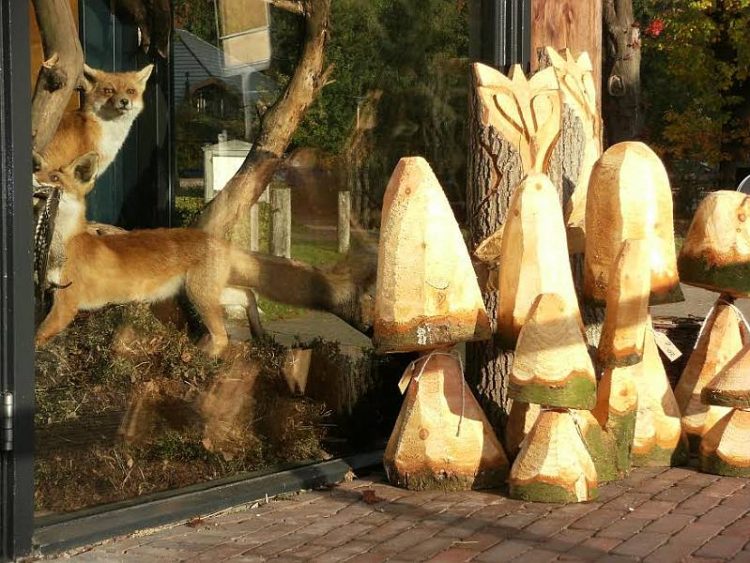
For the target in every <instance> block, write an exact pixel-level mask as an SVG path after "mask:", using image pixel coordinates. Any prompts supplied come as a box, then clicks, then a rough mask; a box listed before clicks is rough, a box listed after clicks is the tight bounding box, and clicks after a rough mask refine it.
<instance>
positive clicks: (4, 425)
mask: <svg viewBox="0 0 750 563" xmlns="http://www.w3.org/2000/svg"><path fill="white" fill-rule="evenodd" d="M0 397H2V404H0V451H3V452H9V451H12V450H13V410H14V409H13V393H2V394H0Z"/></svg>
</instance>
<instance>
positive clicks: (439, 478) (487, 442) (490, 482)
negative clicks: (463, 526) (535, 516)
mask: <svg viewBox="0 0 750 563" xmlns="http://www.w3.org/2000/svg"><path fill="white" fill-rule="evenodd" d="M407 369H408V370H411V373H407V374H405V375H407V376H412V375H413V376H417V375H418V377H412V378H411V382H410V384H409V387H408V389H407V391H406V395H405V396H404V403H403V405H402V407H401V412H400V413H399V416H398V419H397V420H396V425H395V427H394V429H393V433H392V434H391V437H390V439H389V441H388V445H387V447H386V450H385V454H384V457H383V463H384V465H385V468H386V473H387V474H388V479H389V480H390V481H391V483H393V484H396V485H398V486H401V487H405V488H408V489H412V490H422V489H449V490H463V489H470V488H487V487H498V486H500V485H501V484H502V483H503V482H504V481H505V478H506V476H507V474H508V460H507V458H506V456H505V452H504V451H503V448H502V446H501V445H500V442H499V441H498V439H497V437H496V436H495V433H494V431H493V430H492V428H491V427H490V424H489V422H488V421H487V418H486V417H485V415H484V412H482V409H481V407H480V406H479V403H478V402H477V400H476V399H475V398H474V395H473V394H472V392H471V390H470V389H469V387H468V385H467V384H466V382H465V381H464V378H463V375H462V373H461V365H460V363H459V361H458V359H457V358H456V357H454V356H451V355H447V354H440V355H432V356H430V354H429V353H425V354H424V356H423V357H422V358H421V359H420V360H419V361H418V362H416V363H415V364H414V365H413V369H412V368H407ZM420 372H421V373H420Z"/></svg>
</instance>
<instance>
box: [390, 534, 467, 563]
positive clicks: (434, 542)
mask: <svg viewBox="0 0 750 563" xmlns="http://www.w3.org/2000/svg"><path fill="white" fill-rule="evenodd" d="M454 541H455V540H454V538H446V537H432V538H428V539H426V540H424V541H422V542H419V543H417V544H416V545H413V547H410V548H409V549H407V550H405V551H402V552H401V553H399V557H402V558H404V559H411V560H412V561H424V560H425V559H430V558H431V557H434V556H435V555H437V554H438V553H440V552H441V551H445V550H446V549H448V548H450V547H452V546H453V542H454Z"/></svg>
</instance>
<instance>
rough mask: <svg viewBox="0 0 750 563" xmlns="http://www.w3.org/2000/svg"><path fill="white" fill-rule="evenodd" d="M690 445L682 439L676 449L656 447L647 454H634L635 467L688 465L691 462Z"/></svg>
mask: <svg viewBox="0 0 750 563" xmlns="http://www.w3.org/2000/svg"><path fill="white" fill-rule="evenodd" d="M689 458H690V456H689V451H688V443H687V441H686V440H685V439H684V438H682V439H680V441H679V443H678V444H677V446H676V447H675V448H674V449H667V448H662V447H659V446H654V448H653V449H652V450H651V451H649V452H647V453H641V454H638V453H636V452H633V466H634V467H670V466H675V465H687V463H688V461H689Z"/></svg>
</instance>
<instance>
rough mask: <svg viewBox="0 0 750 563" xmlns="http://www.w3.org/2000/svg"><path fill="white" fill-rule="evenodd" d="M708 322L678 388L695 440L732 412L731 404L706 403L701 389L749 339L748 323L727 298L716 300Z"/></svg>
mask: <svg viewBox="0 0 750 563" xmlns="http://www.w3.org/2000/svg"><path fill="white" fill-rule="evenodd" d="M705 323H706V324H705V328H704V329H703V334H701V336H700V338H699V339H698V342H697V343H696V346H695V349H694V350H693V352H692V353H691V354H690V358H689V359H688V362H687V365H686V366H685V369H684V370H683V372H682V375H681V377H680V380H679V381H678V382H677V385H676V387H675V390H674V394H675V398H676V400H677V405H678V406H679V408H680V413H681V414H682V427H683V429H684V430H685V433H686V434H687V435H688V438H689V439H690V440H691V442H696V441H697V440H698V439H700V437H701V436H702V435H703V434H704V433H705V432H707V431H709V430H710V429H711V426H712V425H713V424H715V423H716V422H717V421H718V420H719V419H720V418H722V417H723V416H724V415H726V414H727V413H728V412H729V409H728V408H727V407H720V406H713V405H707V404H705V403H703V401H702V400H701V391H703V388H704V387H705V386H706V385H707V384H708V383H709V382H710V381H711V380H712V379H713V378H714V377H716V375H717V374H718V373H719V372H720V371H721V370H722V369H723V368H724V367H725V366H726V365H727V363H728V362H729V361H730V360H731V359H732V358H733V357H734V356H735V355H736V354H737V353H738V352H739V351H740V350H741V349H742V347H743V346H744V345H745V344H746V343H747V342H748V338H747V334H746V332H747V331H746V330H745V329H744V325H741V322H740V319H739V317H738V316H737V313H736V312H735V310H734V308H733V307H731V306H730V305H729V304H728V303H726V302H725V301H722V300H719V301H717V302H716V303H715V305H714V310H713V313H712V314H711V315H710V317H709V318H707V319H706V321H705ZM709 414H710V416H709Z"/></svg>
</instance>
